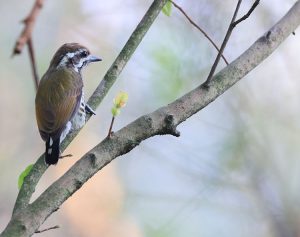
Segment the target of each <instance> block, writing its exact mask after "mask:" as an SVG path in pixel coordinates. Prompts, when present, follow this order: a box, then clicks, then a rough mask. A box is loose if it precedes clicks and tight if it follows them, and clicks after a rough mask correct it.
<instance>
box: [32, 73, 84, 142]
mask: <svg viewBox="0 0 300 237" xmlns="http://www.w3.org/2000/svg"><path fill="white" fill-rule="evenodd" d="M82 87H83V83H82V79H81V76H80V75H79V74H77V73H75V72H72V71H71V72H70V70H69V71H66V70H64V69H61V70H59V71H55V72H51V73H47V74H46V75H45V76H44V77H43V78H42V80H41V82H40V84H39V88H38V92H37V96H36V99H35V103H36V118H37V123H38V127H39V131H40V134H41V136H42V138H43V139H44V140H47V139H48V137H49V136H51V137H52V138H53V139H57V138H58V137H59V136H60V135H61V133H62V131H63V130H64V128H65V126H66V124H67V122H68V121H70V120H71V119H72V118H73V116H74V115H75V113H76V112H77V110H78V108H79V105H80V99H81V95H82Z"/></svg>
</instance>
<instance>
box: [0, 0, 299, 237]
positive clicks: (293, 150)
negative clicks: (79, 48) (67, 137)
mask: <svg viewBox="0 0 300 237" xmlns="http://www.w3.org/2000/svg"><path fill="white" fill-rule="evenodd" d="M151 2H152V1H151V0H143V1H141V0H128V1H120V0H112V1H105V2H104V1H96V0H94V1H93V0H81V1H80V0H65V1H45V5H44V7H43V9H42V11H41V14H40V15H39V17H38V21H37V24H36V27H35V29H34V34H33V41H34V45H35V53H36V59H37V62H38V71H39V75H40V76H41V75H42V74H43V73H44V72H45V71H46V70H47V67H48V65H49V62H50V59H51V57H52V55H53V54H54V52H55V51H56V49H57V48H58V47H59V46H60V45H62V44H63V43H65V42H80V43H82V44H83V45H86V46H87V47H88V48H90V50H91V51H92V52H93V53H94V54H95V55H99V56H101V57H102V58H103V62H101V63H99V64H94V65H92V66H90V67H89V68H87V69H86V70H85V71H84V78H85V90H86V94H87V95H90V94H91V93H92V92H93V90H94V88H95V87H96V86H97V85H98V83H99V82H100V80H101V79H102V77H103V75H104V74H105V72H106V71H107V69H108V68H109V66H110V65H111V63H112V62H113V60H114V59H115V57H116V56H117V54H118V53H119V51H120V50H121V48H122V47H123V45H124V44H125V42H126V40H127V39H128V37H129V36H130V34H131V33H132V31H133V30H134V28H135V26H136V25H137V24H138V22H139V20H140V19H141V17H142V16H143V14H144V13H145V11H146V9H147V8H148V6H149V5H150V4H151ZM176 2H177V3H178V4H179V5H181V6H182V7H183V8H184V9H185V10H186V12H187V13H188V14H189V15H190V16H191V18H192V19H194V20H195V22H197V23H198V24H199V25H201V27H203V28H204V29H205V30H206V31H207V32H208V33H209V34H210V36H211V37H212V38H213V39H214V40H215V41H216V42H217V43H218V45H220V44H221V42H222V39H223V37H224V34H225V31H226V29H227V26H228V22H229V21H230V19H231V16H232V12H233V10H234V7H235V4H236V2H237V1H235V0H223V1H218V0H202V1H199V0H190V1H184V0H177V1H176ZM252 2H253V1H252V0H244V1H243V4H242V7H241V11H240V15H241V14H243V13H245V12H246V11H247V10H248V9H249V7H250V6H251V4H252ZM295 2H296V1H293V0H264V1H261V3H260V5H259V6H258V8H257V9H256V10H255V12H254V13H253V14H252V15H251V17H250V18H249V19H248V20H247V21H245V22H243V23H242V24H240V25H239V26H238V27H237V28H236V29H235V31H234V32H233V34H232V37H231V39H230V41H229V43H228V46H227V48H226V49H225V53H224V54H225V56H226V57H227V59H228V60H229V61H232V60H234V59H235V58H236V57H237V56H239V55H240V54H241V53H242V52H243V51H244V50H246V49H247V48H248V47H249V46H250V45H251V44H252V43H253V42H254V41H255V40H256V39H257V38H258V37H259V36H261V35H262V34H263V33H264V32H265V31H266V30H268V29H269V27H271V26H272V25H273V24H274V23H275V22H276V21H277V20H278V19H279V18H280V17H282V16H283V15H284V14H285V13H286V12H287V10H288V9H289V8H290V7H291V6H292V5H293V4H294V3H295ZM32 4H33V0H30V1H21V2H20V1H17V0H11V1H9V2H8V1H4V0H1V1H0V32H1V37H0V45H1V46H0V48H1V49H0V63H1V67H0V68H1V70H0V95H1V100H0V111H1V112H0V119H1V120H0V230H2V229H3V228H4V227H5V226H6V224H7V222H8V220H9V218H10V215H11V212H12V208H13V204H14V201H15V198H16V195H17V192H18V188H17V180H18V175H19V174H20V173H21V172H22V170H23V169H24V168H25V167H26V166H27V165H28V164H30V163H33V162H35V160H36V159H37V157H39V155H40V154H41V153H42V152H43V151H44V144H43V142H42V140H41V139H40V136H39V134H38V131H37V127H36V123H35V114H34V97H35V90H34V85H33V82H32V74H31V70H30V63H29V57H28V52H27V50H26V49H25V50H24V51H23V53H22V54H21V55H20V56H15V57H13V58H11V54H12V48H13V46H14V43H15V40H16V39H17V37H18V36H19V34H20V32H21V30H22V28H23V25H22V24H21V23H20V22H21V20H22V19H24V18H25V17H26V15H27V14H28V12H29V11H30V9H31V7H32ZM299 37H300V36H299V34H298V31H296V35H295V36H293V35H291V36H290V37H289V38H288V39H287V40H286V41H285V42H284V43H283V44H282V45H281V46H280V47H279V48H278V50H277V51H276V52H275V53H273V54H272V55H271V57H269V58H268V59H267V60H265V61H264V62H263V63H262V64H261V65H259V67H258V68H256V69H255V70H254V71H252V72H251V73H250V74H249V75H247V76H246V78H244V79H243V80H242V81H241V82H239V83H238V84H237V85H235V86H234V87H233V88H232V89H230V90H229V91H227V92H226V93H225V94H224V95H222V96H221V97H220V98H218V99H217V100H216V101H214V102H213V103H212V104H210V105H209V106H208V107H206V108H205V109H203V110H202V111H201V112H199V113H198V114H196V115H195V116H193V117H192V118H190V119H188V120H187V121H186V122H185V123H183V124H182V125H180V126H179V130H180V131H181V137H180V138H174V137H171V136H159V137H154V138H151V139H149V140H147V141H145V142H143V143H142V144H141V145H140V146H139V147H137V148H136V149H134V150H133V151H132V152H130V153H129V154H127V155H124V156H123V157H121V158H118V159H116V160H115V161H114V162H112V163H111V164H109V165H108V166H107V167H105V168H104V169H103V170H101V171H100V172H99V173H98V174H97V175H95V176H94V177H93V178H92V179H91V180H90V181H88V182H87V183H86V184H85V185H84V186H83V187H82V188H81V189H80V190H79V191H78V192H77V193H75V194H74V195H73V196H72V197H71V198H70V199H69V200H68V201H67V202H66V203H65V204H64V205H63V206H62V208H61V209H60V210H59V211H58V212H56V213H54V214H53V215H52V216H51V217H50V218H49V219H48V220H47V221H46V222H45V224H44V225H43V227H45V228H46V227H49V226H52V225H60V226H61V228H60V229H57V230H52V231H48V232H45V233H43V234H41V236H75V237H83V236H85V237H86V236H87V237H97V236H106V237H116V236H130V237H170V236H172V237H181V236H230V237H235V236H261V237H265V236H295V237H296V236H300V227H299V226H300V205H299V204H300V201H299V200H300V162H299V160H300V159H299V152H300V141H299V135H300V122H299V116H300V105H299V101H300V83H299V79H300V77H299V73H300V71H299V70H300V69H299V52H300V44H299V42H300V38H299ZM215 56H216V51H215V49H214V48H213V47H212V46H211V45H210V44H209V42H208V41H207V40H206V39H205V38H204V37H203V35H202V34H201V33H200V32H199V31H197V30H196V29H195V28H194V27H193V26H192V25H191V24H189V23H188V22H187V20H186V19H185V18H184V17H183V16H182V14H181V13H180V12H179V11H178V10H176V9H175V8H173V10H172V14H171V16H170V17H167V16H165V15H163V14H161V15H160V16H159V17H158V18H157V20H156V21H155V23H154V25H153V26H152V28H151V29H150V31H149V32H148V33H147V35H146V37H145V39H144V40H143V42H142V43H141V44H140V46H139V48H138V49H137V51H136V52H135V54H134V56H133V57H132V59H131V61H130V62H129V63H128V65H127V66H126V68H125V70H124V71H123V72H122V74H121V76H120V78H119V79H118V81H117V82H116V83H115V85H114V86H113V88H112V89H111V91H110V92H109V94H108V96H107V97H106V98H105V100H104V101H103V103H102V104H101V107H100V108H99V109H98V110H97V116H95V117H93V118H92V119H91V120H90V122H89V123H88V124H87V126H86V127H85V128H84V129H83V130H82V132H81V133H80V135H79V136H78V137H77V138H76V140H75V141H74V142H73V143H72V144H71V145H70V146H69V148H68V149H67V151H66V152H65V154H68V153H72V154H73V157H72V158H68V159H64V160H62V161H60V162H59V164H58V165H57V166H53V167H50V168H49V169H48V171H47V172H46V174H45V176H44V177H43V178H42V179H41V181H40V183H39V185H38V187H37V190H36V192H37V194H39V193H40V192H42V191H43V190H44V189H45V188H46V187H47V186H48V185H49V184H51V183H52V182H53V181H55V180H56V179H57V178H58V177H60V176H61V175H62V174H63V173H64V172H65V171H66V170H67V169H68V168H69V167H70V166H71V165H72V164H73V163H74V162H75V161H76V160H77V159H79V158H80V157H81V156H82V155H83V154H84V153H85V152H87V151H88V150H89V149H91V148H92V147H93V146H95V145H96V144H97V143H99V142H100V141H101V139H103V138H104V137H105V136H106V134H107V131H108V127H109V122H110V119H111V114H110V108H111V106H112V99H113V97H114V96H115V95H116V94H117V93H118V92H119V91H120V90H122V91H126V92H128V94H129V101H128V104H127V106H126V107H125V108H124V109H123V110H122V113H121V115H120V116H119V117H118V118H117V120H116V123H115V127H114V129H115V130H117V129H119V128H121V127H123V126H125V125H126V124H128V123H129V122H131V121H133V120H135V119H136V118H137V117H138V116H140V115H142V114H144V113H149V112H152V111H153V110H155V109H156V108H158V107H160V106H163V105H166V104H167V103H169V102H171V101H172V100H174V99H175V98H177V97H179V96H181V95H183V94H184V93H185V92H187V91H189V90H190V89H192V88H194V87H195V86H197V85H199V84H200V83H201V82H203V81H204V80H205V78H206V76H207V74H208V71H209V69H210V66H211V64H212V62H213V60H214V58H215ZM224 66H225V65H224V63H223V62H221V63H220V66H219V69H220V68H222V67H224ZM35 197H36V195H35Z"/></svg>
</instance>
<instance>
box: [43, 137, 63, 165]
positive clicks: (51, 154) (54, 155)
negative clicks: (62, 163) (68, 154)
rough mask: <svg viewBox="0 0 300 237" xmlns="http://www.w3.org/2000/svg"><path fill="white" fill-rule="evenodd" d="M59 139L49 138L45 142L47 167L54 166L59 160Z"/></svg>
mask: <svg viewBox="0 0 300 237" xmlns="http://www.w3.org/2000/svg"><path fill="white" fill-rule="evenodd" d="M59 140H60V138H59V137H58V139H56V140H53V139H52V138H51V137H49V139H48V140H47V141H46V152H45V162H46V164H48V165H55V164H56V163H57V162H58V159H59V153H60V152H59V143H60V141H59Z"/></svg>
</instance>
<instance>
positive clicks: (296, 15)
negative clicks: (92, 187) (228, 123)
mask: <svg viewBox="0 0 300 237" xmlns="http://www.w3.org/2000/svg"><path fill="white" fill-rule="evenodd" d="M299 24H300V1H297V2H296V3H295V4H294V6H293V7H292V8H291V9H290V11H289V12H288V13H287V14H286V15H285V16H284V17H283V18H282V19H281V20H280V21H279V22H278V23H277V24H276V25H274V26H273V27H272V28H271V29H270V30H269V31H268V32H267V33H266V34H264V35H263V36H262V37H260V38H259V39H258V40H257V41H256V42H255V43H254V44H253V45H252V46H251V47H250V48H249V49H248V50H246V51H245V52H244V53H243V54H242V55H241V56H239V57H238V58H237V59H236V60H235V61H233V62H232V63H231V64H230V65H229V66H227V67H226V68H224V69H223V70H221V71H220V72H219V73H218V74H216V75H215V76H214V77H213V78H212V80H211V82H210V87H209V88H207V87H206V86H204V85H203V84H202V85H200V86H199V87H197V88H195V89H194V90H192V91H190V92H189V93H187V94H185V95H184V96H182V97H181V98H179V99H177V100H176V101H174V102H173V103H171V104H169V105H168V106H165V107H162V108H160V109H158V110H156V111H154V112H153V113H150V114H147V115H144V116H142V117H140V118H138V119H137V120H135V121H134V122H132V123H130V124H129V125H127V126H126V127H124V128H122V129H121V130H119V131H117V132H116V133H114V134H113V136H112V137H111V138H106V139H104V140H103V141H102V142H101V143H99V144H98V145H97V146H96V147H94V148H93V149H92V150H90V151H89V152H88V153H86V154H85V155H84V156H83V157H82V158H81V159H80V160H79V161H77V162H76V163H75V164H74V165H73V166H72V167H71V168H70V169H69V170H68V171H67V172H66V173H65V174H64V175H63V176H62V177H61V178H59V179H58V180H57V181H56V182H55V183H53V184H52V185H51V186H50V187H49V188H47V189H46V190H45V191H44V192H43V193H42V194H41V195H40V196H39V197H38V198H37V199H36V200H35V201H34V202H33V203H32V204H29V205H27V206H26V208H23V209H22V210H21V211H19V212H17V214H16V215H14V216H13V217H12V219H11V221H10V222H9V224H8V226H7V227H6V229H5V230H4V232H3V233H2V234H1V235H0V236H1V237H4V236H5V237H6V236H31V235H32V234H33V233H34V232H35V231H36V230H37V229H38V227H39V226H40V225H41V224H42V223H43V222H44V221H45V220H46V218H47V217H48V216H49V215H51V214H52V213H53V212H54V211H56V210H57V209H58V208H59V207H60V205H61V204H62V203H63V202H65V201H66V200H67V199H68V198H69V197H70V196H71V195H72V194H73V193H74V192H76V191H77V190H78V189H79V188H80V187H81V186H82V185H83V184H84V183H85V182H86V181H87V180H88V179H90V178H91V177H92V176H93V175H94V174H96V173H97V172H98V171H99V170H101V169H102V168H103V167H104V166H106V165H107V164H108V163H110V162H111V161H112V160H114V159H115V158H116V157H118V156H121V155H123V154H126V153H128V152H129V151H131V150H132V149H133V148H135V147H136V146H137V145H139V144H140V143H141V142H142V141H143V140H145V139H147V138H149V137H152V136H155V135H163V134H171V135H175V136H179V133H178V131H177V130H176V127H177V125H178V124H180V123H182V122H183V121H185V120H186V119H187V118H189V117H190V116H192V115H193V114H195V113H197V112H198V111H199V110H201V109H202V108H204V107H205V106H207V105H208V104H209V103H211V102H212V101H214V100H215V99H216V98H217V97H218V96H220V95H221V94H222V93H224V92H225V91H226V90H228V89H229V88H230V87H231V86H233V85H234V84H235V83H236V82H238V81H239V80H240V79H241V78H243V77H244V76H245V75H247V74H248V73H249V72H250V71H251V70H252V69H254V68H255V67H256V66H257V65H259V64H260V63H261V62H262V61H263V60H264V59H265V58H266V57H268V56H269V55H270V54H271V53H272V52H273V51H274V50H275V49H276V48H277V47H278V46H279V45H280V44H281V43H282V42H283V41H284V39H285V38H287V37H288V36H289V35H290V34H291V33H292V32H293V31H294V30H295V29H296V28H297V27H298V25H299ZM49 197H51V198H49ZM16 233H17V234H16Z"/></svg>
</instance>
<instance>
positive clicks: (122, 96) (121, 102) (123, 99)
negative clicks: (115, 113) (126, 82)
mask: <svg viewBox="0 0 300 237" xmlns="http://www.w3.org/2000/svg"><path fill="white" fill-rule="evenodd" d="M127 101H128V94H127V93H126V92H123V91H120V92H119V94H117V96H116V97H115V98H114V105H115V106H116V108H123V107H124V106H125V105H126V103H127Z"/></svg>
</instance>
